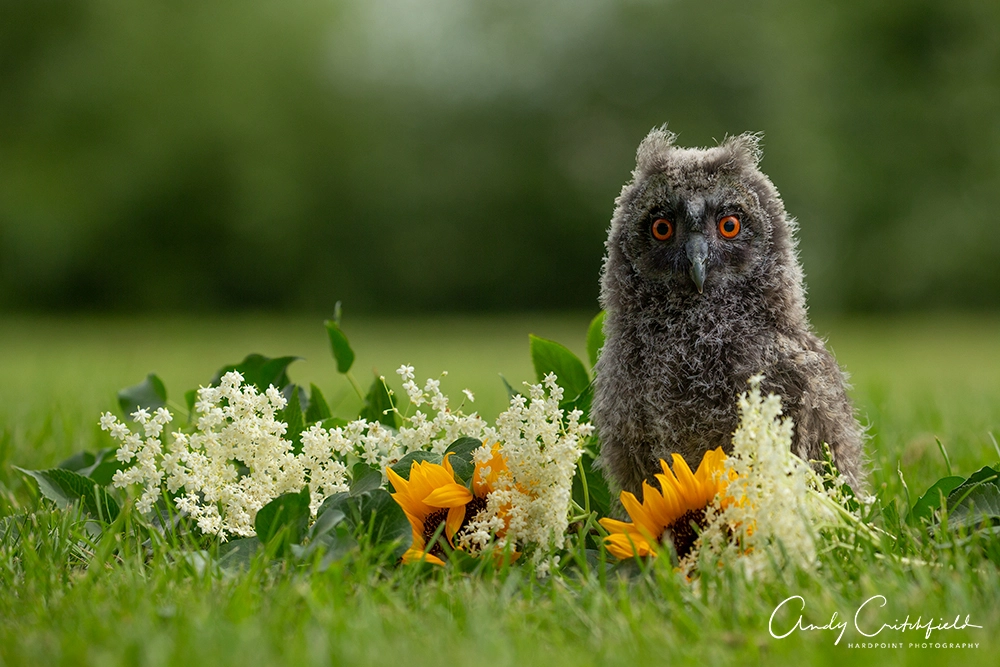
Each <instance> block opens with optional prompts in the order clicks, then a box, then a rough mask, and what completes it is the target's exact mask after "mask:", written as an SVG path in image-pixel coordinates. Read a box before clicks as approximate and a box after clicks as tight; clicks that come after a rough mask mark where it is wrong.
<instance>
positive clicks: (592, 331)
mask: <svg viewBox="0 0 1000 667" xmlns="http://www.w3.org/2000/svg"><path fill="white" fill-rule="evenodd" d="M606 316H607V312H606V311H603V310H602V311H601V312H599V313H597V316H596V317H595V318H594V319H592V320H591V321H590V326H589V327H587V357H588V358H589V359H590V367H591V368H593V367H594V366H596V365H597V358H598V357H599V356H600V354H601V348H602V347H604V318H605V317H606Z"/></svg>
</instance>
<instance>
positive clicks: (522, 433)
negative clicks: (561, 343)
mask: <svg viewBox="0 0 1000 667" xmlns="http://www.w3.org/2000/svg"><path fill="white" fill-rule="evenodd" d="M525 384H526V386H527V388H528V395H529V397H530V402H529V401H528V399H526V398H525V397H524V396H521V395H518V396H514V397H512V398H511V400H510V407H509V408H508V409H507V410H506V411H505V412H503V413H502V414H500V416H499V417H497V426H496V437H495V439H494V441H498V442H499V451H500V453H501V454H502V456H503V459H504V461H505V462H506V469H505V470H500V471H492V470H491V469H490V468H489V467H488V465H489V462H490V460H491V459H492V456H493V451H492V448H491V447H490V446H488V445H487V444H485V443H484V445H483V446H482V447H480V448H478V449H477V450H476V451H475V453H474V455H473V456H474V460H475V462H476V463H477V465H480V466H482V471H481V474H484V475H486V476H490V475H491V473H494V472H497V479H496V482H495V483H494V484H493V490H492V491H491V492H490V493H489V494H488V495H487V497H486V508H485V509H484V510H483V511H481V512H480V513H479V515H478V516H477V517H475V518H474V519H473V520H472V521H470V522H469V523H468V525H467V527H466V528H465V529H464V531H463V533H462V534H461V535H459V536H458V541H459V544H460V545H461V546H462V547H463V548H466V549H468V550H470V551H473V552H475V551H476V550H477V549H481V548H482V547H483V546H484V545H485V543H486V542H487V541H488V539H489V536H490V535H491V534H498V532H499V531H498V530H497V528H498V526H502V527H503V528H504V534H503V537H502V538H500V539H498V540H497V544H498V546H500V547H501V548H502V547H503V546H504V545H506V544H507V543H508V542H511V543H513V542H520V543H523V544H526V545H528V544H531V545H535V546H536V547H537V548H536V551H535V554H534V559H535V562H536V565H537V566H538V567H539V573H540V574H543V573H544V572H547V571H548V567H549V565H548V563H550V561H548V560H545V557H546V555H547V554H548V553H550V552H551V550H553V549H556V548H559V547H561V546H563V542H564V537H565V533H566V529H567V527H568V525H569V510H570V506H571V502H572V486H573V475H574V474H575V472H576V464H577V461H578V460H579V458H580V455H581V454H582V452H583V446H582V441H583V440H584V439H586V437H588V436H589V435H590V434H591V433H592V432H593V427H592V426H591V425H590V424H587V423H583V424H581V423H580V417H581V416H582V415H583V413H582V412H580V411H579V410H573V411H572V412H570V413H569V414H568V415H564V414H563V410H562V409H561V408H560V407H559V402H560V401H561V400H562V397H563V389H562V388H561V387H560V386H559V385H558V384H557V383H556V376H555V375H553V374H549V375H548V376H546V377H545V378H544V380H543V381H542V383H540V384H534V385H532V384H527V383H525Z"/></svg>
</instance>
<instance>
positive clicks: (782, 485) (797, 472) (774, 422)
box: [702, 375, 836, 575]
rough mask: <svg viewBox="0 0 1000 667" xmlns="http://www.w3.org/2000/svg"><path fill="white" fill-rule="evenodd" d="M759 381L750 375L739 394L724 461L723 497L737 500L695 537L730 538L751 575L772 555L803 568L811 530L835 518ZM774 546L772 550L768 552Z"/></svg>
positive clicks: (810, 553) (720, 544)
mask: <svg viewBox="0 0 1000 667" xmlns="http://www.w3.org/2000/svg"><path fill="white" fill-rule="evenodd" d="M762 379H763V378H762V376H760V375H755V376H753V377H751V378H750V379H749V384H750V390H749V392H746V393H744V394H743V395H742V396H740V398H739V402H738V407H739V411H740V423H739V426H738V427H737V429H736V432H735V433H734V435H733V451H732V454H731V456H730V457H729V458H728V460H727V461H726V467H727V468H728V469H729V470H730V471H731V473H732V474H731V477H732V481H730V483H729V488H728V495H729V496H731V497H733V498H736V499H739V502H734V503H731V504H729V505H728V506H727V507H725V508H724V509H722V510H721V511H720V512H718V514H717V516H716V517H715V519H716V520H715V521H714V523H713V525H712V526H711V527H710V528H709V529H708V530H706V532H705V533H704V534H703V535H702V542H703V543H704V544H708V545H709V548H711V549H712V550H714V551H716V552H718V551H720V550H721V549H722V548H724V547H725V544H726V542H727V541H728V540H732V542H731V543H738V544H739V545H740V546H741V548H742V549H743V550H744V551H743V555H744V556H745V557H744V558H742V559H741V562H742V563H743V565H744V567H745V569H746V571H747V572H748V574H751V575H752V574H755V573H758V572H760V571H762V570H763V569H764V568H766V567H767V565H768V563H769V562H770V561H769V558H770V557H771V556H773V555H775V554H784V555H785V556H787V558H788V559H790V560H792V561H794V562H796V563H798V564H800V565H802V566H808V565H811V564H812V563H813V562H815V559H816V543H815V538H816V536H817V534H818V531H819V530H821V529H822V528H823V527H824V526H829V525H831V523H832V522H833V521H835V520H836V513H835V512H834V510H833V509H831V507H830V502H829V501H830V499H829V498H827V497H826V496H825V492H824V490H823V484H822V480H821V479H820V477H819V476H818V475H817V474H816V473H815V472H814V471H813V470H812V468H810V467H809V465H808V464H807V463H806V462H805V461H803V460H802V459H801V458H799V457H798V456H796V455H795V454H793V453H792V451H791V447H792V434H793V428H794V427H793V423H792V420H791V418H789V417H782V410H781V399H780V397H778V396H776V395H774V394H769V395H768V396H766V397H764V396H762V395H761V392H760V383H761V381H762ZM725 526H728V530H725V529H723V527H725ZM729 531H731V533H730V532H729ZM727 534H728V535H727ZM779 543H780V545H781V547H780V550H774V549H770V550H769V548H770V547H772V546H776V545H778V544H779Z"/></svg>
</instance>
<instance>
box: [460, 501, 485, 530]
mask: <svg viewBox="0 0 1000 667" xmlns="http://www.w3.org/2000/svg"><path fill="white" fill-rule="evenodd" d="M484 509H486V498H480V497H479V496H473V497H472V500H470V501H469V504H468V505H466V506H465V518H464V519H462V528H465V527H466V526H468V525H469V524H470V523H471V522H472V520H473V519H475V518H476V515H477V514H479V513H480V512H482V511H483V510H484ZM462 528H459V532H461V531H462Z"/></svg>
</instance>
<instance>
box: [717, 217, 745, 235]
mask: <svg viewBox="0 0 1000 667" xmlns="http://www.w3.org/2000/svg"><path fill="white" fill-rule="evenodd" d="M719 233H720V234H722V236H723V237H724V238H727V239H734V238H736V235H737V234H739V233H740V219H739V218H737V217H736V216H735V215H727V216H726V217H724V218H723V219H722V220H719Z"/></svg>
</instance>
